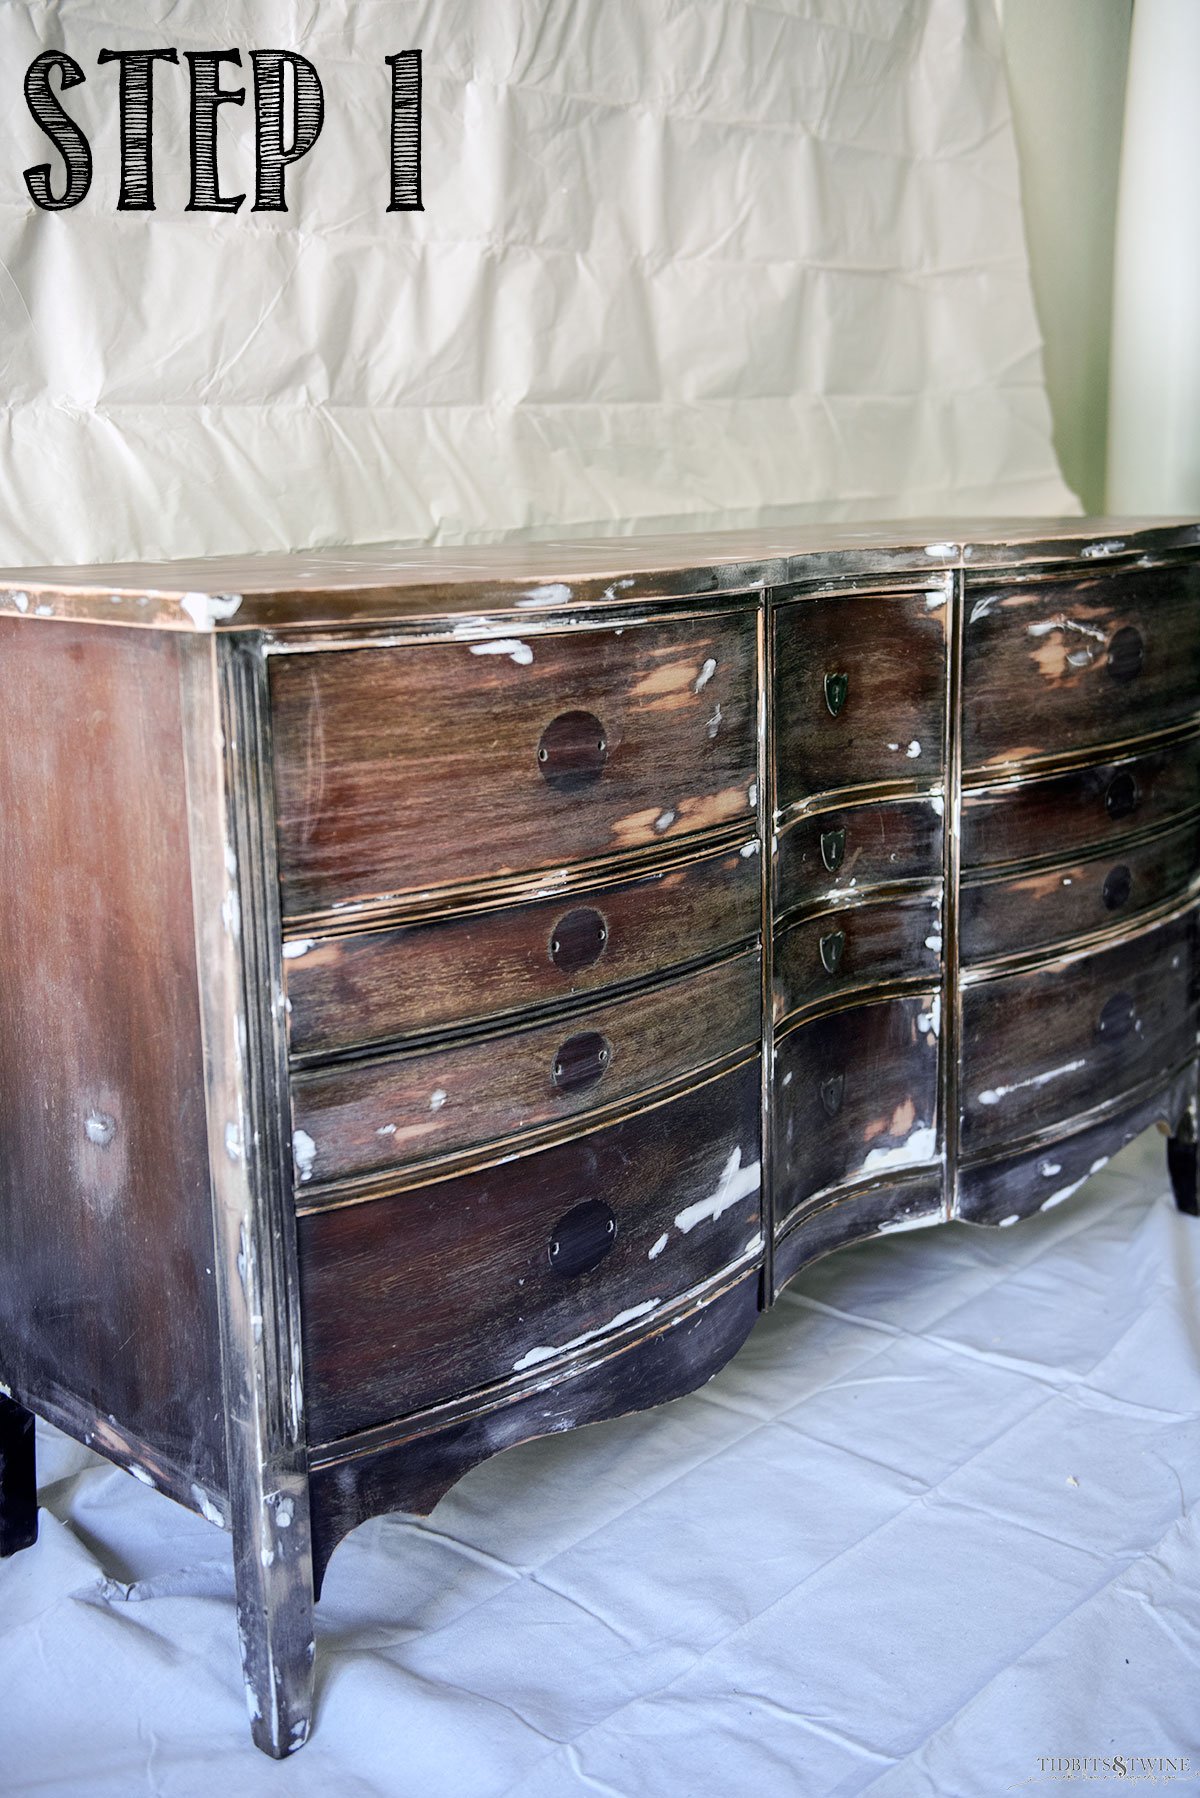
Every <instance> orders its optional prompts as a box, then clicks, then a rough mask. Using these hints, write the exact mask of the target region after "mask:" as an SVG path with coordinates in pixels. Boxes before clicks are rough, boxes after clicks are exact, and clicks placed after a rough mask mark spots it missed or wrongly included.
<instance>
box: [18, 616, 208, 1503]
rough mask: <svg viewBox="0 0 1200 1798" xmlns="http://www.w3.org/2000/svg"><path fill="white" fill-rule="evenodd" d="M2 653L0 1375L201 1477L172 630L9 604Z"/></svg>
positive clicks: (202, 1426) (197, 1116) (203, 1250)
mask: <svg viewBox="0 0 1200 1798" xmlns="http://www.w3.org/2000/svg"><path fill="white" fill-rule="evenodd" d="M0 672H2V678H3V690H4V729H3V731H0V861H2V863H3V866H4V869H5V896H4V904H3V906H0V965H2V966H3V969H4V1026H3V1029H2V1030H0V1115H2V1116H3V1120H4V1153H3V1155H2V1156H0V1379H4V1380H5V1381H6V1382H7V1383H8V1384H10V1385H11V1386H12V1387H13V1389H14V1390H18V1389H19V1390H20V1391H21V1392H23V1393H24V1394H26V1395H27V1396H29V1395H36V1394H37V1392H38V1391H39V1390H40V1389H43V1388H51V1387H57V1388H60V1389H61V1388H66V1389H67V1390H68V1391H70V1392H72V1393H74V1394H75V1395H76V1396H77V1398H78V1399H79V1400H80V1401H81V1402H82V1404H83V1405H84V1406H86V1407H87V1408H88V1409H90V1410H91V1411H93V1412H94V1413H96V1414H98V1418H99V1420H100V1422H101V1424H102V1423H103V1421H104V1420H105V1419H107V1418H108V1416H109V1414H111V1416H112V1417H113V1419H115V1421H116V1423H117V1424H118V1425H120V1427H121V1429H122V1430H123V1431H125V1432H128V1433H130V1434H132V1435H133V1436H134V1437H136V1438H138V1439H140V1440H141V1441H143V1442H144V1443H146V1444H147V1445H148V1446H149V1448H150V1449H151V1450H152V1452H153V1453H154V1454H155V1455H156V1456H158V1457H161V1458H162V1459H163V1460H165V1461H168V1462H170V1463H172V1464H173V1465H174V1466H175V1467H176V1469H177V1470H178V1477H179V1483H180V1484H181V1485H183V1486H184V1487H185V1489H186V1488H187V1487H189V1486H190V1485H192V1484H195V1485H196V1486H197V1487H198V1488H200V1489H201V1495H202V1496H204V1495H205V1494H208V1495H212V1494H218V1495H219V1494H221V1493H223V1491H224V1489H225V1482H226V1474H225V1432H224V1418H223V1411H222V1402H221V1377H220V1356H219V1348H218V1336H217V1302H216V1292H215V1285H214V1276H213V1266H214V1261H213V1231H212V1216H211V1209H210V1204H209V1189H208V1169H207V1154H206V1133H205V1107H204V1075H203V1057H202V1051H201V1040H200V1018H199V1011H198V1005H197V999H196V962H195V946H194V940H193V932H192V902H191V885H190V880H189V874H188V835H187V818H186V811H185V803H184V779H183V762H182V745H181V737H180V700H179V661H178V641H177V640H176V639H172V638H167V637H161V636H157V635H151V634H145V633H142V632H126V631H109V630H104V629H102V628H101V627H99V626H86V625H72V624H52V623H45V622H43V623H41V624H40V625H37V626H36V627H35V625H34V624H33V623H31V622H28V621H24V620H21V619H8V618H6V619H2V620H0ZM97 1446H102V1443H101V1442H99V1441H98V1442H97ZM148 1477H149V1476H148Z"/></svg>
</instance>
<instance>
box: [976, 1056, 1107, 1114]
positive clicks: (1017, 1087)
mask: <svg viewBox="0 0 1200 1798" xmlns="http://www.w3.org/2000/svg"><path fill="white" fill-rule="evenodd" d="M1086 1066H1087V1063H1086V1061H1085V1060H1084V1059H1083V1058H1082V1057H1079V1058H1078V1059H1076V1060H1075V1061H1064V1062H1063V1064H1062V1066H1061V1067H1059V1068H1047V1070H1046V1072H1045V1073H1044V1074H1030V1075H1029V1077H1028V1079H1026V1080H1014V1081H1013V1083H1012V1085H1011V1086H989V1087H988V1088H987V1089H986V1091H984V1092H981V1093H980V1095H979V1103H980V1104H981V1105H999V1103H1000V1101H1001V1099H1007V1098H1008V1096H1009V1094H1010V1093H1019V1092H1023V1091H1024V1090H1025V1088H1026V1087H1027V1086H1048V1085H1049V1084H1050V1082H1051V1081H1052V1080H1057V1079H1058V1078H1059V1077H1060V1075H1062V1074H1076V1073H1078V1071H1079V1069H1080V1068H1082V1067H1086Z"/></svg>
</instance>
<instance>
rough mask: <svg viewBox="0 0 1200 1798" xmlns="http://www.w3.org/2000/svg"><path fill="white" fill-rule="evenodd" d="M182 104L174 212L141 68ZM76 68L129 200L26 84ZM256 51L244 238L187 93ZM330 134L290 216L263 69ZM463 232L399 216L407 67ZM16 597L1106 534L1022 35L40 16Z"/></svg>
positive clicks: (579, 14) (225, 118) (15, 402)
mask: <svg viewBox="0 0 1200 1798" xmlns="http://www.w3.org/2000/svg"><path fill="white" fill-rule="evenodd" d="M164 45H171V46H173V47H175V48H176V49H177V50H178V51H179V55H180V62H179V66H178V67H171V66H169V65H166V64H160V65H158V67H157V70H156V74H155V80H154V91H155V127H154V151H155V164H154V182H155V198H156V201H157V210H156V211H155V212H154V213H152V214H151V213H139V212H124V213H119V212H117V210H116V200H117V194H118V189H119V179H120V147H119V135H118V110H117V82H118V73H117V69H116V67H115V66H114V65H109V66H105V67H98V66H97V57H98V55H99V52H100V50H101V49H102V48H106V47H107V48H116V49H134V48H143V49H145V48H150V47H158V46H164ZM48 46H57V47H62V48H65V49H66V50H67V51H68V53H69V54H70V55H72V56H73V57H74V58H75V59H76V61H77V62H78V63H79V65H80V67H81V69H82V70H83V72H84V75H85V77H86V80H85V81H84V82H83V83H82V84H80V85H78V86H76V87H74V88H72V89H71V90H70V92H69V93H67V94H66V95H64V104H65V106H66V107H67V110H68V112H69V113H70V114H71V116H72V117H73V118H74V119H76V120H77V121H78V122H79V124H80V125H81V126H82V128H83V129H84V130H85V131H86V133H87V135H88V138H89V140H90V142H91V146H92V153H93V159H94V171H95V172H94V176H93V182H92V188H91V191H90V192H89V193H88V195H87V197H86V198H85V199H84V200H83V201H82V202H81V204H80V205H79V206H77V207H76V208H74V209H73V210H71V211H66V212H59V213H46V212H41V211H39V210H37V209H36V208H35V206H34V204H33V202H32V200H31V199H30V197H29V194H28V192H27V191H26V187H25V182H24V179H23V171H24V170H25V169H27V168H30V167H34V166H37V165H39V164H42V163H45V162H47V161H49V163H50V165H51V167H52V168H53V169H54V171H55V174H54V180H55V182H56V184H58V185H61V179H60V170H61V163H60V159H59V157H58V155H57V152H55V151H53V150H52V149H51V147H50V146H49V144H48V142H47V140H46V138H45V137H44V136H43V135H42V133H41V132H40V131H39V130H38V128H37V126H36V125H35V124H34V122H33V120H32V118H31V117H30V116H29V114H28V112H27V110H26V108H25V105H24V103H23V100H22V98H21V85H20V84H21V77H22V75H23V72H24V70H25V69H26V67H27V66H28V65H29V63H30V62H31V61H32V59H33V58H34V56H36V55H37V54H38V53H39V52H40V51H41V50H44V49H45V48H47V47H48ZM233 46H236V47H238V48H239V49H240V51H241V54H242V68H241V70H240V72H239V70H237V69H235V68H233V67H232V66H228V65H226V66H224V67H223V68H222V70H221V81H222V85H223V86H225V87H228V88H236V87H238V86H239V85H246V84H248V85H249V92H248V96H247V100H246V103H245V104H243V105H242V106H240V107H238V106H233V105H225V106H222V107H221V108H220V109H219V121H220V122H219V130H218V162H219V169H220V176H221V186H222V189H223V191H224V192H225V193H226V194H236V193H239V192H246V193H247V196H248V197H247V199H246V202H245V204H244V206H243V207H242V209H241V211H240V212H239V213H237V214H236V215H233V216H230V215H225V214H220V215H217V214H211V213H196V212H192V213H189V212H186V211H185V210H184V208H185V205H186V202H187V198H188V192H189V175H188V130H187V120H188V71H187V65H186V63H185V62H184V60H183V58H184V52H185V51H191V50H213V49H218V48H220V49H224V48H229V47H233ZM266 47H271V48H283V49H290V50H294V51H299V52H300V53H302V54H303V55H305V56H306V57H308V58H309V60H310V61H311V62H312V63H313V64H314V65H315V67H316V68H317V70H318V73H319V75H320V77H321V79H322V81H323V83H324V88H325V126H324V130H323V132H322V135H321V137H320V138H319V139H318V141H317V143H316V145H315V146H314V148H313V149H312V150H311V151H310V153H309V155H308V156H307V157H306V158H305V160H304V161H302V162H301V163H299V164H298V165H297V166H296V167H295V168H294V169H292V170H291V171H290V172H289V173H288V175H287V182H286V196H287V203H288V207H289V210H288V212H287V213H265V212H259V213H255V212H252V211H251V206H252V202H253V198H254V163H253V131H254V116H253V115H254V106H253V79H252V73H251V68H250V62H249V52H250V50H251V49H253V48H266ZM414 48H419V49H420V50H421V51H422V53H423V58H424V61H423V68H424V162H423V177H424V181H423V192H424V202H425V210H424V211H423V212H421V213H391V214H389V213H388V212H387V210H386V207H387V201H388V194H389V187H388V145H389V103H390V74H389V71H388V68H387V65H386V63H385V60H384V59H385V57H386V56H387V55H388V54H391V53H395V52H398V51H401V50H408V49H414ZM0 67H3V69H4V70H5V71H6V81H7V88H6V94H7V99H6V105H5V132H4V148H3V154H2V155H0V565H12V564H26V565H27V564H29V563H53V562H75V561H79V562H87V561H108V560H113V561H116V560H130V559H136V558H139V557H142V558H154V557H163V556H190V555H197V554H206V553H218V552H223V551H235V550H263V549H302V548H307V547H310V546H313V545H316V544H324V543H362V542H371V541H383V540H391V539H417V540H426V539H432V540H444V541H461V540H462V539H464V538H471V537H479V536H482V535H487V534H489V533H494V532H497V531H514V530H524V531H528V532H532V533H535V534H539V535H541V536H564V535H568V536H569V535H572V534H576V535H578V534H597V533H608V532H617V531H627V530H630V529H633V528H636V527H637V526H639V525H641V526H642V527H644V528H649V527H651V526H656V525H657V526H670V525H677V526H680V527H684V526H689V525H693V526H696V527H707V526H724V525H735V524H752V523H758V522H763V523H769V522H775V521H778V522H783V521H785V520H793V519H802V518H814V517H816V518H820V519H838V518H859V519H861V518H872V517H886V518H895V517H905V516H907V517H912V516H924V517H929V516H931V515H934V514H937V513H957V514H958V515H960V516H961V515H963V514H972V515H979V514H982V513H992V514H995V513H1005V514H1008V515H1010V516H1011V515H1014V514H1017V513H1022V512H1036V513H1046V512H1062V511H1075V510H1077V509H1078V502H1077V501H1076V500H1075V499H1074V496H1073V495H1072V494H1071V493H1070V492H1069V490H1068V489H1067V488H1066V487H1065V486H1064V484H1063V481H1062V478H1061V476H1060V474H1059V472H1058V468H1057V464H1056V462H1055V458H1054V453H1053V449H1052V446H1051V426H1050V413H1049V407H1048V404H1047V400H1046V394H1045V388H1044V384H1043V378H1042V362H1041V346H1040V337H1039V333H1038V327H1037V323H1036V319H1035V315H1034V308H1033V299H1032V294H1031V289H1030V282H1029V270H1028V261H1027V256H1026V248H1025V237H1024V230H1023V225H1022V218H1021V209H1020V194H1019V184H1018V171H1017V162H1016V153H1015V148H1014V143H1013V132H1012V120H1011V114H1010V109H1009V99H1008V91H1007V86H1006V82H1005V74H1004V60H1003V53H1002V49H1001V44H1000V37H999V31H998V27H997V22H996V18H995V8H994V0H559V3H558V4H550V3H548V0H390V3H386V4H385V3H383V0H320V4H319V6H318V5H317V4H316V0H225V3H224V4H222V5H220V6H217V7H214V6H212V5H209V4H205V3H203V0H138V4H137V5H130V4H128V3H127V0H53V3H51V0H31V3H29V4H24V3H20V0H6V3H5V4H4V5H3V6H0Z"/></svg>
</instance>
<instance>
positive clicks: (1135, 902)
mask: <svg viewBox="0 0 1200 1798" xmlns="http://www.w3.org/2000/svg"><path fill="white" fill-rule="evenodd" d="M1197 879H1200V818H1197V819H1193V820H1192V821H1191V822H1190V823H1188V824H1184V825H1183V826H1182V827H1181V828H1179V829H1178V830H1171V831H1166V832H1164V834H1163V835H1161V836H1157V837H1151V838H1150V839H1149V840H1148V841H1142V842H1135V843H1133V844H1128V843H1127V844H1115V845H1114V846H1113V847H1111V848H1109V849H1107V850H1106V851H1105V852H1104V854H1102V855H1093V856H1089V857H1088V858H1087V860H1086V861H1071V862H1064V863H1061V864H1060V865H1059V866H1057V867H1054V868H1048V869H1045V870H1043V871H1041V872H1039V873H1036V874H1022V875H1019V876H1017V877H1015V878H1014V879H1010V880H987V881H970V882H968V883H966V884H964V886H963V888H962V891H961V894H960V898H959V932H960V942H961V946H962V957H963V960H964V962H977V961H981V960H986V959H987V958H989V957H992V956H1004V955H1020V954H1026V953H1028V952H1029V951H1030V950H1032V949H1038V948H1042V947H1049V946H1051V945H1054V944H1058V945H1062V944H1066V943H1069V942H1072V941H1076V940H1080V941H1081V940H1084V939H1086V938H1087V937H1088V936H1089V934H1091V933H1093V932H1095V931H1101V930H1112V929H1114V928H1115V927H1117V926H1119V925H1120V924H1122V923H1123V922H1124V921H1125V920H1127V919H1131V918H1136V917H1137V916H1138V914H1139V913H1141V912H1144V911H1148V910H1151V909H1153V908H1154V907H1155V906H1159V905H1163V904H1165V903H1167V902H1169V901H1171V900H1172V899H1175V900H1182V899H1183V897H1184V895H1185V894H1186V893H1187V892H1188V889H1189V888H1190V887H1191V886H1192V884H1193V883H1194V882H1195V881H1196V880H1197Z"/></svg>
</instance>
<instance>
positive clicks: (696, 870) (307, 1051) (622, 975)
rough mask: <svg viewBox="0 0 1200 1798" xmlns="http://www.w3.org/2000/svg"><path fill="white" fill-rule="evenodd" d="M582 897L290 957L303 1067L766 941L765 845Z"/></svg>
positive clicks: (327, 943) (331, 941)
mask: <svg viewBox="0 0 1200 1798" xmlns="http://www.w3.org/2000/svg"><path fill="white" fill-rule="evenodd" d="M750 848H751V849H752V853H750V854H747V853H746V848H745V846H743V848H742V849H740V850H734V851H733V853H732V854H727V855H718V856H710V857H708V858H706V859H704V860H700V861H695V862H688V863H687V864H685V865H684V866H681V867H676V868H672V869H670V870H668V871H666V872H664V873H660V874H650V875H646V876H645V877H644V878H643V879H641V880H630V881H624V882H622V883H621V884H620V885H616V886H608V887H601V888H595V889H591V890H588V891H578V890H577V891H574V892H572V894H571V896H570V897H569V898H563V897H559V898H557V899H546V900H543V901H541V902H540V903H537V904H534V905H521V906H513V907H509V908H507V909H505V910H501V911H490V912H479V913H475V914H471V915H470V916H464V917H456V918H444V919H438V920H436V921H433V922H429V923H421V924H412V925H409V926H407V927H406V928H402V929H397V930H378V931H362V932H359V933H357V934H355V935H352V936H331V937H325V938H319V939H317V940H316V941H308V942H304V941H301V942H293V943H290V944H288V945H286V946H285V949H284V963H283V970H284V979H285V984H286V989H287V997H288V1002H289V1006H290V1012H289V1028H290V1036H291V1047H292V1050H293V1053H295V1054H297V1055H314V1054H322V1053H328V1052H330V1051H334V1050H339V1049H348V1048H353V1047H356V1046H359V1045H365V1044H370V1043H374V1042H382V1041H386V1040H388V1039H389V1038H390V1039H395V1038H400V1037H407V1036H419V1035H421V1034H423V1033H429V1032H432V1031H437V1030H444V1029H446V1028H448V1027H450V1026H452V1025H456V1024H462V1023H471V1022H477V1021H480V1020H485V1019H489V1018H498V1017H502V1016H504V1015H505V1014H506V1013H510V1012H515V1011H524V1010H526V1009H529V1008H532V1007H534V1006H545V1005H552V1004H554V1003H555V1002H556V1001H561V1000H564V999H569V998H570V997H571V996H572V995H573V994H578V993H588V992H593V991H595V990H597V989H600V988H605V987H612V986H618V985H621V984H623V983H625V982H629V981H637V980H643V979H645V978H647V977H648V976H651V975H655V974H661V973H664V972H666V971H668V970H670V969H671V968H673V967H678V966H680V965H681V964H683V963H685V962H691V961H702V960H704V959H706V958H707V957H709V956H712V955H715V954H717V953H719V951H721V950H722V949H732V948H736V947H738V945H739V944H741V943H745V942H750V941H753V940H754V939H755V938H756V937H757V935H758V931H759V926H760V923H761V890H760V883H761V870H760V857H759V854H758V843H757V841H755V842H754V843H753V844H752V845H750Z"/></svg>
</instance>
